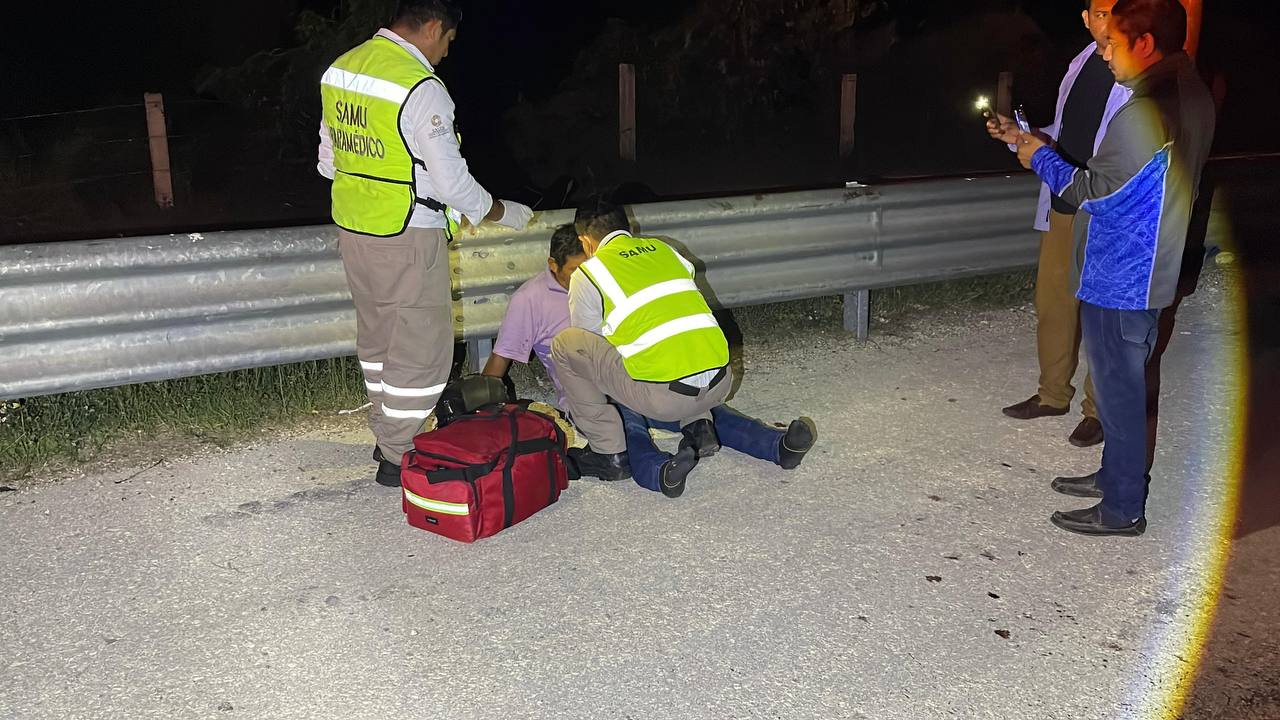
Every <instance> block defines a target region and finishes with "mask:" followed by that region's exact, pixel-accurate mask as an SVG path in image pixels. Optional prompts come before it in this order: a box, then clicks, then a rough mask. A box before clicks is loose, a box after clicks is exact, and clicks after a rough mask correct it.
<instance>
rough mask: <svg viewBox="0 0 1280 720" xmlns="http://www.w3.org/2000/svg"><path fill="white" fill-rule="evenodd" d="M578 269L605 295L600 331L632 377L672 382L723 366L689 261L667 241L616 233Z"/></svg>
mask: <svg viewBox="0 0 1280 720" xmlns="http://www.w3.org/2000/svg"><path fill="white" fill-rule="evenodd" d="M580 267H581V268H582V271H583V273H584V274H585V275H586V276H587V278H588V279H590V280H591V282H592V283H593V284H594V285H595V286H596V289H598V290H599V291H600V297H601V298H602V299H603V301H604V318H603V319H604V322H603V324H602V327H601V334H602V335H603V336H604V337H605V339H607V340H608V341H609V343H610V344H612V345H613V346H614V347H615V348H617V350H618V353H619V354H620V355H622V364H623V365H624V366H625V367H626V368H627V373H628V374H629V375H630V376H631V377H632V378H634V379H636V380H641V381H645V382H671V381H673V380H680V379H681V378H686V377H689V376H690V375H696V374H698V373H701V372H705V371H707V370H714V369H717V368H722V367H724V366H725V365H727V364H729V343H728V341H727V340H726V339H725V337H724V332H722V331H721V330H720V324H719V323H717V322H716V318H715V316H714V315H712V314H711V308H710V307H708V306H707V301H706V299H705V298H703V297H702V292H701V291H699V290H698V286H697V285H695V284H694V282H693V266H692V265H689V263H688V262H687V261H686V260H685V259H684V258H682V257H680V256H679V255H678V254H676V251H675V250H672V249H671V248H670V247H669V246H668V245H667V244H666V243H664V242H662V241H661V240H653V239H648V238H636V237H632V236H630V235H625V234H624V235H616V236H614V238H613V239H612V240H610V241H609V242H608V243H606V244H605V245H603V246H601V247H600V249H599V250H597V251H596V255H595V257H593V258H591V259H590V260H588V261H586V262H584V263H582V265H581V266H580Z"/></svg>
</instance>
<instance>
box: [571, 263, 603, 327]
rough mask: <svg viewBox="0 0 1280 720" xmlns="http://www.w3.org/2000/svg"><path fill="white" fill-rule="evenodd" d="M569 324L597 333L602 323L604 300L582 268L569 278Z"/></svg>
mask: <svg viewBox="0 0 1280 720" xmlns="http://www.w3.org/2000/svg"><path fill="white" fill-rule="evenodd" d="M569 324H570V325H571V326H573V327H576V328H582V329H583V330H586V331H588V332H593V333H595V334H597V335H599V334H600V328H601V327H602V326H603V325H604V300H602V299H601V297H600V291H599V290H597V289H596V286H595V284H594V283H592V282H591V280H590V278H588V277H587V274H586V273H584V272H582V270H575V271H574V273H573V275H572V276H571V277H570V278H569Z"/></svg>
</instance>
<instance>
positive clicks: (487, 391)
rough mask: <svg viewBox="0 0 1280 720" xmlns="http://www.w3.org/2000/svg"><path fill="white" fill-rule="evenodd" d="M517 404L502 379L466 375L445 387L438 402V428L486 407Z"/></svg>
mask: <svg viewBox="0 0 1280 720" xmlns="http://www.w3.org/2000/svg"><path fill="white" fill-rule="evenodd" d="M508 402H515V396H514V395H512V394H510V393H509V392H508V391H507V386H506V384H505V383H503V382H502V379H501V378H496V377H489V376H488V375H464V376H462V377H460V378H458V379H457V380H454V381H453V382H451V383H449V384H448V385H446V386H445V388H444V392H442V393H440V399H439V400H438V401H437V402H436V427H444V426H445V425H448V424H449V423H451V422H453V420H454V419H455V418H457V417H460V416H462V415H466V414H467V413H472V412H475V411H476V410H479V409H480V408H482V407H485V406H486V405H502V404H504V403H508Z"/></svg>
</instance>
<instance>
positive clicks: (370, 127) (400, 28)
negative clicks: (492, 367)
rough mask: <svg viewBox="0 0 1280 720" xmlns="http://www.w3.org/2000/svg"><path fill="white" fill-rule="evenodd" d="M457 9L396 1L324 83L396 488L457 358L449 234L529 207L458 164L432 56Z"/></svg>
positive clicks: (328, 164)
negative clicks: (499, 196)
mask: <svg viewBox="0 0 1280 720" xmlns="http://www.w3.org/2000/svg"><path fill="white" fill-rule="evenodd" d="M461 17H462V13H461V11H460V10H459V9H458V6H457V5H456V4H455V3H454V2H451V1H450V0H401V2H400V3H399V6H398V7H397V9H396V13H395V19H394V20H393V21H392V23H391V25H390V27H388V28H383V29H381V30H379V31H378V32H377V34H376V35H374V36H373V38H371V39H370V40H368V41H367V42H365V43H362V44H361V45H358V46H357V47H355V48H354V49H352V50H350V51H348V52H347V53H346V54H345V55H343V56H342V57H340V58H338V59H337V60H336V61H334V63H333V65H332V66H331V67H330V68H329V69H328V70H327V71H326V72H325V74H324V77H323V78H322V79H321V81H320V83H321V84H320V97H321V100H322V101H323V105H324V107H323V110H324V116H323V120H322V121H321V125H320V151H319V159H320V162H319V171H320V174H321V175H324V176H325V177H327V178H330V179H332V180H333V191H332V201H333V221H334V223H335V224H337V225H338V228H339V230H338V248H339V250H340V252H341V254H342V264H343V267H344V268H345V269H346V274H347V284H348V285H349V286H350V289H351V297H352V299H353V300H354V301H355V306H356V354H357V355H358V356H359V359H360V366H361V368H362V369H363V372H364V383H365V387H366V388H367V389H368V393H369V402H370V403H372V406H373V408H372V410H370V411H369V427H370V429H372V430H373V435H374V438H375V439H376V441H377V446H376V447H375V448H374V460H376V461H377V462H378V472H377V476H376V480H377V482H378V483H380V484H382V485H388V486H397V485H399V484H400V465H399V462H400V458H401V457H402V456H403V455H404V453H405V452H407V451H408V450H409V449H410V448H411V447H412V444H413V437H414V435H415V434H417V432H418V431H419V429H420V428H421V427H422V424H423V422H424V421H425V420H426V418H427V416H428V415H429V414H430V411H431V408H432V407H433V406H434V405H435V403H436V399H437V398H438V397H439V395H440V392H441V391H442V390H443V389H444V386H445V382H446V381H447V380H448V377H449V369H450V364H451V361H452V357H453V320H452V314H451V312H450V307H449V305H450V296H451V292H450V284H449V252H448V246H447V243H448V241H449V239H450V237H451V236H452V232H453V230H454V229H455V228H456V227H457V226H458V223H459V222H461V220H462V218H464V217H465V218H466V219H467V220H469V221H470V222H471V224H473V225H478V224H479V223H480V222H482V221H486V220H487V221H491V222H497V223H499V224H501V225H505V226H507V227H510V228H514V229H520V228H523V227H524V226H525V225H527V224H528V222H529V220H530V218H531V216H532V214H533V213H532V211H531V210H530V209H529V208H527V207H525V206H524V205H520V204H518V203H513V202H511V201H509V200H494V199H493V197H492V196H491V195H490V194H489V193H488V192H486V191H485V189H484V188H483V187H481V186H480V184H479V183H477V182H476V180H475V178H473V177H471V173H470V171H469V170H468V169H467V162H466V160H464V159H463V158H462V155H461V153H460V151H459V143H460V139H459V137H458V135H457V133H456V132H455V131H454V104H453V100H452V99H451V98H450V97H449V92H448V91H447V90H446V89H445V86H444V83H443V82H441V81H440V79H439V78H438V77H437V76H436V74H435V66H436V65H438V64H439V63H440V61H441V60H443V59H444V58H445V57H447V56H448V55H449V44H450V43H451V42H453V40H454V38H455V37H456V36H457V32H458V22H459V21H460V20H461Z"/></svg>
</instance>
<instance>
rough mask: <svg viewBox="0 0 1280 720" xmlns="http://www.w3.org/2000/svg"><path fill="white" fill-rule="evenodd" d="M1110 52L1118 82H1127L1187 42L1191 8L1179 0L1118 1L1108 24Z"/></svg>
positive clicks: (1112, 68)
mask: <svg viewBox="0 0 1280 720" xmlns="http://www.w3.org/2000/svg"><path fill="white" fill-rule="evenodd" d="M1107 38H1108V40H1109V42H1108V43H1107V51H1106V53H1104V54H1103V57H1105V58H1106V59H1107V62H1108V63H1110V65H1111V72H1112V73H1114V74H1115V76H1116V82H1120V83H1126V82H1129V81H1131V80H1134V79H1135V78H1137V77H1138V76H1139V75H1141V74H1142V73H1144V72H1146V71H1147V70H1148V69H1149V68H1150V67H1151V66H1152V65H1155V64H1156V63H1158V62H1160V61H1161V60H1163V59H1164V58H1165V56H1167V55H1172V54H1173V53H1176V52H1180V51H1181V50H1182V45H1183V43H1185V42H1186V41H1187V10H1186V8H1184V7H1182V3H1181V2H1179V0H1118V2H1116V4H1115V7H1113V8H1112V9H1111V22H1109V23H1107Z"/></svg>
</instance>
